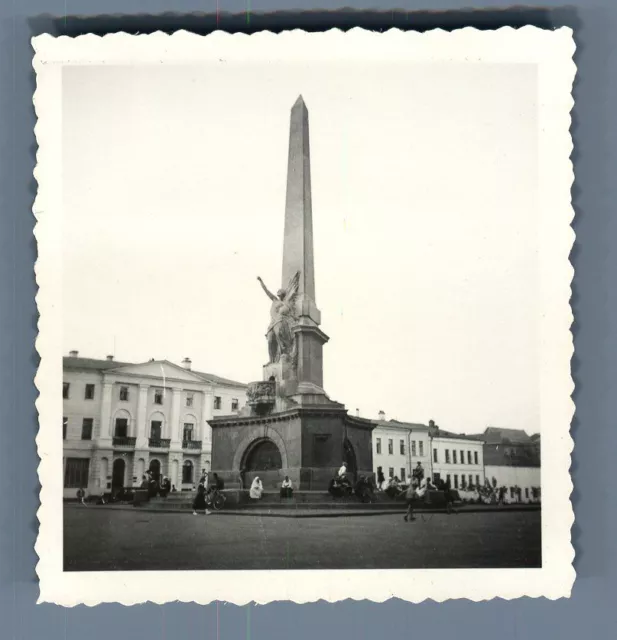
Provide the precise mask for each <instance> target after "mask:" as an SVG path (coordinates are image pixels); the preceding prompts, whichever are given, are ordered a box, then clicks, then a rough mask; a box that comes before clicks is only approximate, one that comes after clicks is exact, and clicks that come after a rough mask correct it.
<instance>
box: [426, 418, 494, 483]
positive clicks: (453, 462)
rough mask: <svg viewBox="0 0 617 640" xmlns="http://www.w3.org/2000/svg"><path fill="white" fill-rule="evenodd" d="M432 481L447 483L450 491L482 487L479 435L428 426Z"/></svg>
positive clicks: (480, 439)
mask: <svg viewBox="0 0 617 640" xmlns="http://www.w3.org/2000/svg"><path fill="white" fill-rule="evenodd" d="M429 429H430V431H429V433H430V436H431V446H432V453H431V456H432V460H431V462H432V466H431V473H432V477H433V481H434V482H438V481H439V480H444V481H447V482H448V481H449V483H450V486H451V487H452V488H453V489H459V490H461V491H465V490H469V489H470V488H475V487H478V486H482V485H484V455H483V445H484V441H483V440H482V437H481V436H475V435H465V434H461V433H453V432H451V431H446V430H445V429H441V428H440V427H438V426H437V425H435V423H434V422H433V421H431V422H430V423H429Z"/></svg>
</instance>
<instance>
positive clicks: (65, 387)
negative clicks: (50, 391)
mask: <svg viewBox="0 0 617 640" xmlns="http://www.w3.org/2000/svg"><path fill="white" fill-rule="evenodd" d="M70 388H71V383H70V382H63V383H62V397H63V398H64V399H65V400H68V398H69V389H70Z"/></svg>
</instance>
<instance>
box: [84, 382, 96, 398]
mask: <svg viewBox="0 0 617 640" xmlns="http://www.w3.org/2000/svg"><path fill="white" fill-rule="evenodd" d="M84 397H85V399H86V400H94V385H93V384H87V385H86V395H85V396H84Z"/></svg>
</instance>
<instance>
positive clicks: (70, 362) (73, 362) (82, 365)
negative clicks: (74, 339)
mask: <svg viewBox="0 0 617 640" xmlns="http://www.w3.org/2000/svg"><path fill="white" fill-rule="evenodd" d="M131 364H133V363H132V362H118V361H117V360H96V359H95V358H73V357H72V356H65V357H64V358H62V366H63V367H64V369H81V370H83V369H88V370H91V371H106V370H107V369H117V368H118V367H126V366H130V365H131Z"/></svg>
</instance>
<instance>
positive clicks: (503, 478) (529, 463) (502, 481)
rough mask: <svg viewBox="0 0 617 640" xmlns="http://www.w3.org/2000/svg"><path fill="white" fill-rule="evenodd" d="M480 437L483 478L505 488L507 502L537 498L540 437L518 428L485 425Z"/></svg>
mask: <svg viewBox="0 0 617 640" xmlns="http://www.w3.org/2000/svg"><path fill="white" fill-rule="evenodd" d="M483 438H484V442H485V443H484V464H485V473H486V478H487V480H488V481H489V482H490V484H491V485H492V486H493V487H496V488H500V487H505V488H506V500H507V501H508V502H539V501H540V499H541V467H540V436H539V435H536V436H532V437H530V436H528V435H527V433H525V431H523V430H520V429H500V428H498V427H487V429H486V430H485V431H484V434H483Z"/></svg>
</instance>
